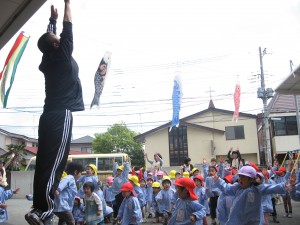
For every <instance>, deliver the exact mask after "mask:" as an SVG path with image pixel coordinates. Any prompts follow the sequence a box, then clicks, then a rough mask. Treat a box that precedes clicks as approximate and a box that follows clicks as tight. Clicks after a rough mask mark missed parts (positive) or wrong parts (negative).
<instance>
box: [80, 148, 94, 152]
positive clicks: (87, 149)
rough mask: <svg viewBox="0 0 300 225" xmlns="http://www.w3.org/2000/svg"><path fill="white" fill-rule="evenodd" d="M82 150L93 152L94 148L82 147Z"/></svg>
mask: <svg viewBox="0 0 300 225" xmlns="http://www.w3.org/2000/svg"><path fill="white" fill-rule="evenodd" d="M81 152H87V153H92V148H89V147H81Z"/></svg>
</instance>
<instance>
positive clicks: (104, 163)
mask: <svg viewBox="0 0 300 225" xmlns="http://www.w3.org/2000/svg"><path fill="white" fill-rule="evenodd" d="M126 158H128V159H129V160H130V158H129V157H128V155H127V154H125V153H110V154H81V155H69V156H68V161H69V162H77V163H80V164H81V165H83V166H84V167H85V166H86V165H88V164H94V165H96V166H97V168H98V175H100V176H101V175H104V177H106V176H111V175H112V173H113V163H112V159H115V162H117V163H118V164H119V165H122V164H123V162H124V161H125V160H126ZM35 166H36V156H34V157H32V158H31V159H30V160H29V162H28V164H27V166H26V168H25V171H34V170H35ZM84 173H85V171H84Z"/></svg>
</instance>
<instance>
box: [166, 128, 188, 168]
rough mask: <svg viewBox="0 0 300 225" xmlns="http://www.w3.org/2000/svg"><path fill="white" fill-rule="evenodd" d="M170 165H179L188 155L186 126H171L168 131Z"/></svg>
mask: <svg viewBox="0 0 300 225" xmlns="http://www.w3.org/2000/svg"><path fill="white" fill-rule="evenodd" d="M169 153H170V154H169V155H170V166H180V165H182V164H183V159H184V158H185V157H188V155H189V154H188V143H187V127H186V126H179V127H173V128H172V130H171V132H169Z"/></svg>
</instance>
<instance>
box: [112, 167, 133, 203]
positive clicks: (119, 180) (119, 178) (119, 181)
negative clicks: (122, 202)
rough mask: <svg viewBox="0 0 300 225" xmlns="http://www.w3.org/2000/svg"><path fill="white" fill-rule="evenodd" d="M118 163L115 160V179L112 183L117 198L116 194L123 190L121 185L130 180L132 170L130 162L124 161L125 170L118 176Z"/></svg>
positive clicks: (113, 194)
mask: <svg viewBox="0 0 300 225" xmlns="http://www.w3.org/2000/svg"><path fill="white" fill-rule="evenodd" d="M118 166H119V165H118V163H117V162H115V163H114V166H113V173H114V181H113V183H112V196H113V198H114V199H115V196H116V195H117V194H119V193H120V192H121V191H120V189H121V187H122V185H123V184H125V183H127V182H128V174H129V170H130V164H129V163H128V162H125V163H123V166H124V170H123V171H122V173H121V175H120V176H117V169H118Z"/></svg>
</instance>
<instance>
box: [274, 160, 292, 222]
mask: <svg viewBox="0 0 300 225" xmlns="http://www.w3.org/2000/svg"><path fill="white" fill-rule="evenodd" d="M288 167H289V168H291V162H290V161H289V162H288ZM274 173H275V181H276V182H277V183H282V182H287V181H288V180H289V178H290V176H291V173H290V172H289V171H287V170H286V168H285V167H280V168H279V169H278V171H275V172H274ZM281 197H282V200H283V205H284V210H285V214H284V215H283V216H284V217H288V218H292V217H293V214H292V213H293V209H292V203H291V196H290V194H289V192H286V193H284V194H282V195H281Z"/></svg>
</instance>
